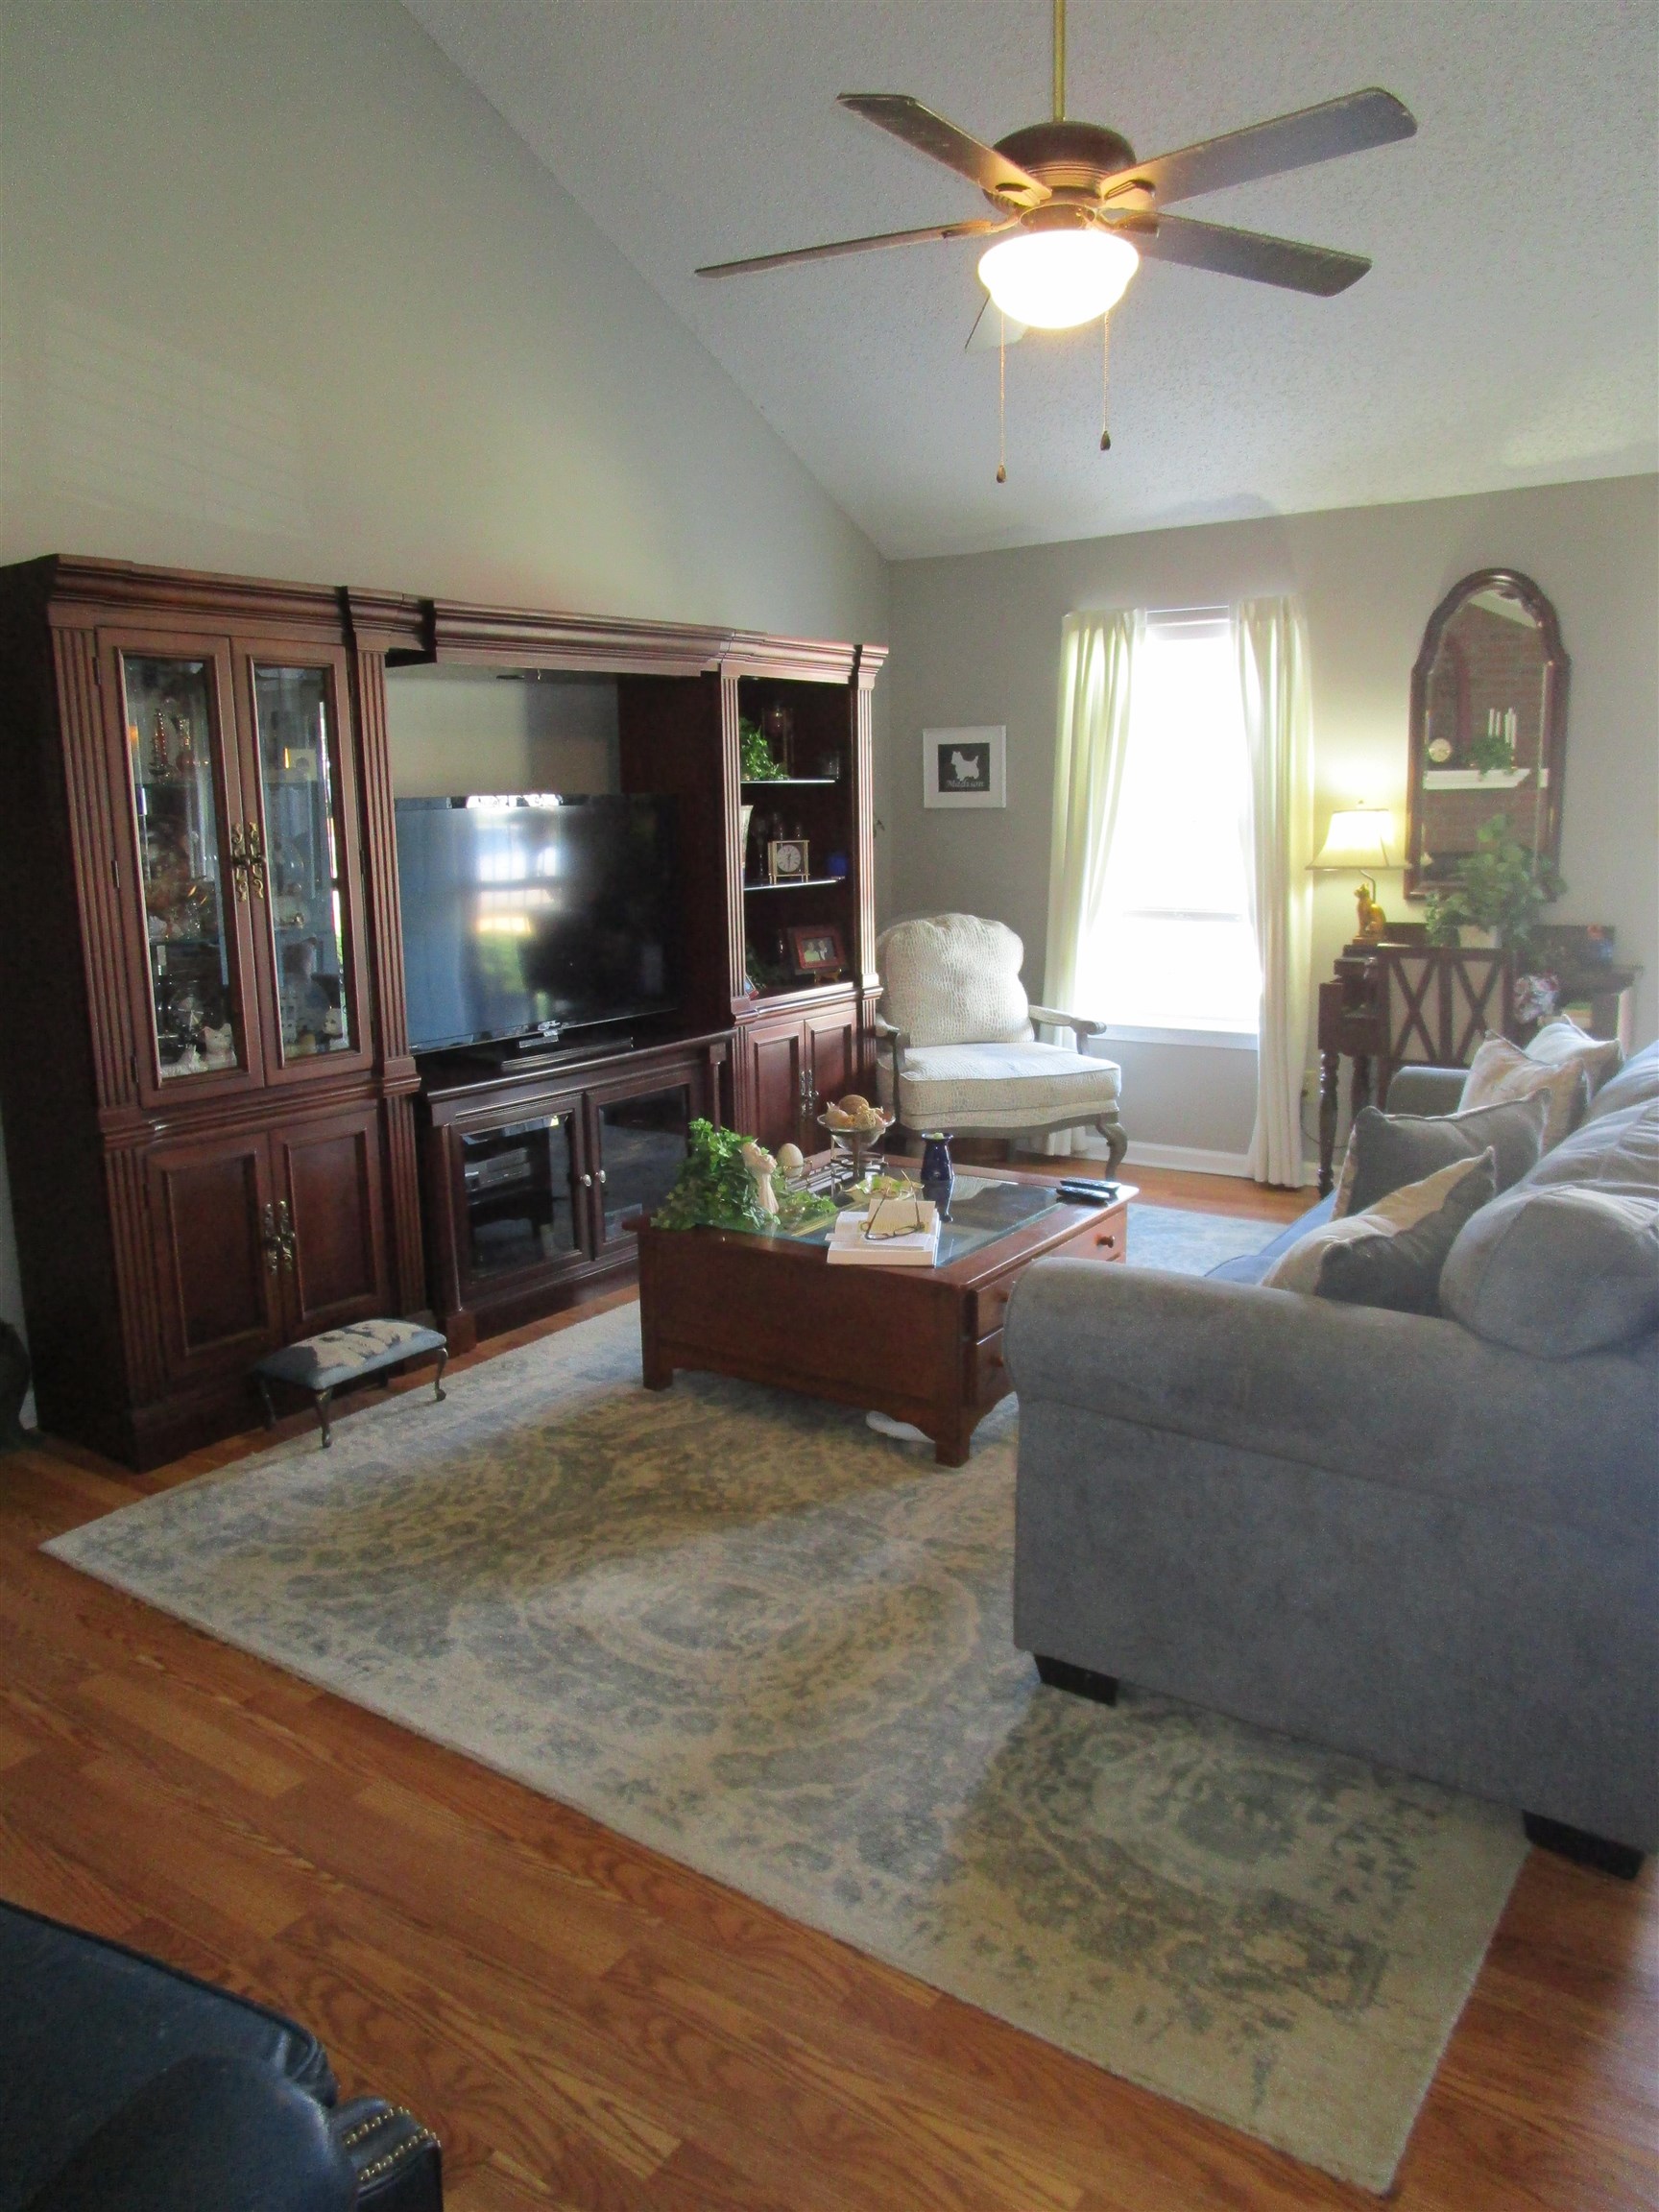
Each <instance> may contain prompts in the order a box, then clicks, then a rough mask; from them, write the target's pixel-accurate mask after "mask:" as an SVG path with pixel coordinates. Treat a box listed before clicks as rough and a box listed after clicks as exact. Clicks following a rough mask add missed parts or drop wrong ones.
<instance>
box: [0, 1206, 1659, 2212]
mask: <svg viewBox="0 0 1659 2212" xmlns="http://www.w3.org/2000/svg"><path fill="white" fill-rule="evenodd" d="M1138 1180H1141V1181H1142V1188H1143V1191H1144V1195H1145V1196H1146V1198H1147V1199H1148V1200H1149V1201H1150V1202H1152V1203H1158V1204H1165V1205H1186V1206H1190V1207H1193V1208H1198V1209H1203V1210H1206V1211H1227V1212H1231V1213H1238V1214H1256V1215H1259V1216H1260V1217H1261V1218H1262V1220H1263V1221H1264V1222H1268V1223H1271V1222H1274V1221H1278V1220H1282V1219H1285V1218H1286V1217H1287V1216H1288V1215H1290V1214H1294V1213H1296V1212H1299V1211H1301V1209H1302V1207H1303V1205H1305V1204H1306V1203H1307V1202H1308V1200H1309V1198H1310V1196H1311V1193H1310V1192H1286V1191H1263V1190H1258V1189H1257V1188H1256V1187H1255V1186H1253V1185H1248V1184H1240V1183H1237V1182H1234V1181H1232V1180H1231V1179H1229V1178H1224V1177H1208V1176H1206V1177H1199V1176H1188V1175H1180V1174H1176V1173H1173V1172H1172V1171H1170V1170H1167V1169H1161V1170H1154V1169H1148V1170H1146V1171H1145V1172H1144V1175H1143V1177H1141V1178H1138ZM627 1295H628V1294H627V1293H618V1294H617V1295H616V1297H615V1298H613V1299H611V1300H608V1301H607V1304H614V1303H618V1302H620V1301H621V1300H622V1299H624V1298H626V1296H627ZM565 1325H567V1323H566V1322H564V1321H561V1322H555V1323H552V1324H546V1323H543V1324H541V1325H538V1326H537V1327H534V1328H531V1329H528V1330H524V1331H520V1332H518V1333H517V1335H516V1336H515V1337H512V1338H507V1339H497V1340H496V1342H495V1343H494V1344H493V1345H491V1346H487V1347H486V1348H485V1349H484V1350H483V1351H482V1352H480V1353H479V1354H476V1355H472V1356H470V1358H486V1357H489V1356H490V1355H491V1354H492V1353H493V1352H495V1351H498V1350H500V1349H502V1348H503V1345H504V1344H507V1343H516V1342H522V1341H528V1340H530V1339H532V1338H534V1337H535V1336H537V1335H540V1334H546V1333H547V1332H548V1331H549V1329H551V1328H557V1327H561V1326H565ZM467 1364H469V1360H467V1361H460V1362H457V1365H459V1366H465V1365H467ZM407 1387H409V1388H412V1389H420V1388H421V1387H423V1384H422V1383H421V1378H420V1377H419V1376H417V1377H414V1378H412V1379H411V1380H410V1382H409V1383H408V1384H407ZM344 1417H345V1418H349V1417H350V1416H349V1411H348V1412H347V1413H346V1414H345V1415H344ZM305 1423H306V1417H305V1416H303V1415H301V1416H297V1417H296V1419H295V1421H294V1422H293V1423H292V1424H290V1425H288V1426H289V1427H291V1428H292V1429H293V1430H295V1431H299V1430H301V1429H303V1427H304V1426H305ZM265 1441H266V1439H265V1438H264V1437H263V1436H262V1435H253V1436H250V1437H245V1438H237V1439H233V1440H231V1441H230V1442H229V1443H227V1444H224V1445H218V1446H215V1447H213V1448H212V1449H211V1450H209V1451H206V1452H202V1453H197V1454H194V1455H191V1457H190V1458H189V1459H188V1460H185V1461H181V1462H180V1463H179V1465H178V1466H176V1467H173V1468H169V1469H166V1470H164V1471H162V1472H161V1473H160V1474H159V1475H153V1476H145V1477H136V1476H129V1475H127V1474H125V1473H124V1472H123V1471H121V1470H119V1469H111V1468H109V1467H108V1466H105V1465H102V1464H101V1463H99V1462H97V1461H95V1460H93V1459H92V1458H91V1457H90V1456H89V1455H86V1454H84V1453H71V1452H60V1451H57V1450H55V1449H52V1448H50V1447H45V1446H41V1447H33V1448H30V1449H28V1450H25V1451H22V1452H19V1453H16V1454H13V1455H11V1456H10V1457H9V1458H6V1459H4V1460H0V1649H3V1652H4V1661H3V1664H0V1893H4V1894H5V1895H6V1896H9V1897H12V1898H14V1899H16V1900H17V1901H19V1902H21V1903H23V1904H27V1905H31V1906H34V1907H36V1909H37V1910H39V1911H46V1912H51V1913H56V1914H58V1915H60V1917H62V1918H65V1919H70V1920H74V1921H76V1922H78V1923H80V1924H82V1925H84V1926H86V1927H90V1928H95V1929H98V1930H100V1931H102V1932H104V1933H106V1934H108V1935H110V1936H119V1937H120V1938H121V1939H122V1940H123V1941H125V1942H129V1943H133V1944H136V1945H138V1946H139V1947H140V1948H142V1949H146V1950H150V1951H154V1952H156V1953H157V1954H158V1955H160V1956H162V1957H165V1958H169V1959H172V1960H176V1961H177V1962H178V1963H179V1964H180V1965H182V1966H185V1967H188V1968H190V1969H191V1970H192V1971H194V1972H196V1973H200V1974H203V1975H205V1976H207V1977H209V1978H210V1979H214V1980H217V1981H221V1982H224V1983H226V1984H229V1985H230V1986H232V1987H235V1988H238V1989H241V1990H243V1991H245V1992H247V1993H248V1994H250V1995H252V1996H255V1997H259V1998H261V1999H263V2000H264V2001H265V2002H267V2003H270V2004H275V2005H276V2006H278V2007H280V2008H283V2009H285V2010H289V2011H292V2012H293V2013H295V2014H296V2015H297V2016H299V2017H300V2018H301V2019H303V2020H305V2021H307V2022H308V2023H309V2024H310V2025H311V2026H312V2027H314V2028H315V2029H316V2030H317V2031H318V2032H319V2033H320V2034H321V2035H322V2036H323V2037H324V2039H325V2042H326V2044H327V2046H328V2048H329V2051H330V2054H331V2056H332V2057H333V2059H334V2062H335V2066H336V2069H337V2071H338V2072H339V2074H340V2076H341V2079H342V2081H343V2083H344V2085H345V2087H346V2089H347V2091H348V2093H354V2092H356V2091H358V2090H367V2089H375V2090H379V2091H381V2092H382V2093H384V2094H387V2095H390V2096H393V2097H396V2098H397V2099H399V2100H400V2101H402V2102H405V2103H408V2104H411V2105H412V2106H413V2107H414V2108H415V2109H416V2110H418V2111H419V2112H420V2113H421V2116H422V2117H423V2118H425V2119H426V2120H428V2121H429V2122H431V2124H432V2125H433V2126H434V2127H435V2128H437V2129H438V2130H439V2132H440V2133H441V2135H442V2136H443V2137H444V2140H445V2158H446V2170H447V2174H448V2202H449V2204H450V2205H451V2207H452V2208H453V2212H553V2208H559V2212H576V2208H578V2207H579V2208H581V2212H911V2208H915V2212H1209V2208H1211V2207H1214V2208H1215V2212H1222V2208H1225V2212H1291V2208H1292V2207H1315V2208H1319V2207H1326V2208H1330V2212H1341V2208H1358V2207H1361V2206H1365V2205H1368V2204H1373V2203H1374V2202H1375V2200H1374V2199H1371V2198H1369V2197H1367V2196H1366V2195H1365V2194H1364V2193H1363V2192H1361V2191H1358V2190H1356V2189H1351V2188H1346V2187H1344V2186H1342V2185H1341V2184H1339V2183H1336V2182H1334V2181H1331V2180H1329V2179H1327V2178H1326V2177H1325V2176H1321V2175H1318V2174H1315V2173H1312V2172H1310V2170H1309V2169H1308V2168H1306V2167H1303V2166H1299V2165H1298V2164H1297V2163H1296V2162H1295V2161H1294V2160H1292V2159H1289V2158H1286V2157H1284V2156H1282V2155H1280V2154H1279V2153H1278V2152H1272V2151H1269V2150H1267V2149H1266V2148H1265V2147H1264V2146H1263V2145H1262V2144H1260V2143H1257V2142H1254V2141H1253V2140H1252V2139H1250V2138H1249V2137H1247V2136H1243V2135H1240V2134H1238V2133H1237V2132H1235V2131H1233V2130H1232V2129H1229V2128H1223V2127H1220V2126H1218V2125H1216V2124H1214V2123H1213V2122H1210V2121H1206V2120H1203V2119H1200V2118H1198V2117H1197V2116H1196V2115H1194V2114H1192V2113H1190V2112H1187V2111H1185V2110H1183V2109H1182V2107H1180V2106H1179V2105H1176V2104H1170V2103H1169V2102H1168V2101H1167V2100H1166V2099H1163V2098H1159V2097H1155V2096H1153V2095H1151V2094H1150V2093H1149V2092H1147V2091H1144V2090H1141V2089H1136V2088H1133V2087H1131V2086H1129V2085H1128V2084H1126V2083H1124V2082H1120V2081H1117V2080H1113V2079H1112V2078H1111V2077H1110V2076H1109V2075H1106V2074H1103V2073H1101V2072H1099V2071H1098V2070H1097V2069H1096V2068H1094V2067H1092V2066H1090V2065H1088V2064H1086V2063H1085V2062H1084V2061H1082V2060H1080V2059H1076V2058H1072V2057H1070V2056H1067V2055H1066V2054H1064V2053H1063V2052H1059V2051H1056V2050H1054V2049H1052V2048H1051V2047H1050V2046H1048V2045H1046V2044H1044V2043H1041V2042H1039V2041H1037V2040H1036V2039H1035V2038H1033V2037H1031V2036H1028V2035H1023V2034H1021V2033H1020V2032H1018V2031H1017V2030H1015V2029H1012V2028H1009V2027H1007V2026H1005V2025H1004V2024H1003V2023H1002V2022H1000V2021H998V2020H994V2019H992V2018H990V2017H989V2015H987V2014H984V2013H981V2012H977V2011H975V2010H974V2008H972V2007H969V2006H966V2005H963V2004H961V2003H960V2002H959V2001H957V2000H956V1999H954V1998H951V1997H948V1996H944V1995H942V1994H941V1993H940V1992H938V1991H936V1990H933V1989H929V1988H927V1987H926V1985H925V1984H921V1983H918V1982H915V1981H913V1980H911V1979H910V1978H909V1977H908V1976H906V1975H903V1974H901V1973H899V1972H897V1971H896V1970H894V1969H893V1968H891V1967H887V1966H883V1965H881V1964H879V1963H878V1962H877V1961H875V1960H867V1959H864V1958H862V1957H860V1956H859V1955H858V1954H857V1953H856V1952H854V1951H851V1950H849V1949H848V1948H846V1946H844V1945H842V1944H839V1943H836V1942H833V1941H831V1940H830V1939H829V1937H826V1936H818V1935H815V1934H813V1933H812V1932H810V1931H809V1930H806V1929H804V1928H801V1927H799V1926H797V1925H795V1924H794V1923H792V1922H789V1921H787V1920H784V1919H782V1918H781V1917H780V1916H779V1915H778V1914H776V1913H773V1912H770V1911H766V1910H765V1909H764V1908H762V1907H761V1906H758V1905H757V1904H755V1903H753V1902H752V1901H751V1900H749V1899H747V1898H745V1897H742V1896H740V1895H737V1894H735V1893H734V1892H733V1891H731V1890H728V1889H724V1888H722V1887H720V1886H719V1885H718V1884H716V1883H713V1882H710V1881H708V1880H707V1879H705V1878H704V1877H703V1876H701V1875H698V1874H694V1873H691V1872H689V1871H688V1870H687V1869H685V1868H684V1867H681V1866H677V1865H675V1864H673V1863H671V1862H669V1861H667V1860H664V1859H661V1858H659V1857H657V1856H655V1855H654V1854H653V1853H651V1852H649V1851H645V1850H642V1849H641V1848H639V1847H638V1846H637V1845H636V1844H633V1843H629V1842H627V1841H625V1840H623V1839H620V1838H618V1837H616V1836H614V1835H612V1834H610V1833H608V1832H607V1831H606V1830H605V1829H603V1828H601V1827H599V1826H598V1825H597V1823H595V1822H594V1821H592V1820H591V1819H589V1818H588V1817H587V1816H586V1815H583V1814H580V1813H575V1812H572V1811H569V1810H567V1809H566V1808H565V1807H562V1806H559V1805H556V1804H554V1803H552V1802H551V1801H550V1800H548V1799H546V1798H544V1797H540V1796H538V1795H536V1794H535V1793H534V1792H533V1791H527V1790H524V1789H522V1788H520V1787H519V1786H518V1785H517V1784H516V1783H513V1782H510V1781H508V1780H506V1779H505V1778H504V1777H502V1776H500V1775H498V1774H493V1773H491V1772H489V1771H487V1770H486V1769H484V1768H482V1767H476V1766H474V1765H473V1764H471V1762H469V1761H468V1760H466V1759H464V1758H462V1757H460V1756H459V1755H458V1754H456V1753H454V1752H450V1751H446V1750H444V1749H443V1748H442V1747H440V1746H438V1745H436V1744H431V1743H425V1742H423V1741H422V1740H421V1738H419V1737H416V1736H412V1735H410V1734H409V1733H408V1732H407V1731H406V1730H404V1729H401V1728H398V1727H397V1726H395V1725H394V1724H393V1723H392V1722H390V1721H387V1720H384V1719H380V1718H378V1717H377V1716H376V1715H374V1714H372V1713H368V1712H365V1711H364V1710H363V1709H361V1708H360V1707H357V1706H352V1705H349V1704H346V1703H345V1702H343V1701H342V1700H341V1699H339V1698H337V1697H334V1696H331V1695H328V1694H327V1693H325V1692H323V1691H319V1690H316V1689H314V1688H312V1687H311V1686H310V1685H308V1684H305V1683H301V1682H299V1681H296V1680H295V1679H294V1678H293V1677H292V1676H289V1675H286V1674H283V1673H282V1672H281V1671H279V1670H277V1669H275V1668H272V1667H269V1666H267V1665H265V1664H264V1663H263V1662H262V1661H260V1660H257V1659H252V1658H250V1657H249V1656H247V1655H246V1654H245V1653H242V1652H237V1651H233V1650H230V1649H229V1648H228V1647H226V1646H223V1645H220V1644H216V1643H214V1642H213V1641H212V1640H211V1639H209V1638H207V1637H205V1636H203V1635H200V1634H198V1633H197V1632H196V1631H195V1630H193V1629H190V1628H187V1627H185V1626H183V1625H182V1624H181V1623H177V1622H173V1621H170V1620H168V1619H166V1618H165V1616H163V1615H161V1614H158V1613H155V1612H153V1611H151V1610H150V1609H149V1608H148V1607H146V1606H143V1605H139V1604H137V1603H135V1602H134V1601H132V1599H127V1598H125V1597H123V1596H121V1595H120V1594H119V1593H118V1592H115V1591H111V1590H108V1589H106V1588H104V1587H103V1586H102V1585H100V1584H98V1583H95V1582H92V1581H90V1580H89V1579H87V1578H86V1577H85V1576H83V1575H78V1574H76V1573H75V1572H74V1571H73V1570H72V1569H69V1568H67V1567H64V1566H60V1564H59V1563H58V1562H56V1561H54V1560H51V1559H48V1558H45V1557H43V1556H42V1555H41V1553H40V1551H39V1546H40V1544H41V1543H42V1542H43V1541H44V1540H45V1539H46V1538H47V1537H49V1536H51V1535H53V1534H55V1533H57V1532H59V1531H60V1530H62V1529H65V1528H70V1527H76V1526H77V1525H78V1524H80V1523H81V1522H84V1521H86V1520H88V1519H91V1518H94V1517H95V1516H96V1515H98V1514H100V1513H103V1512H107V1511H109V1510H110V1509H112V1508H113V1507H114V1506H116V1505H119V1504H123V1503H129V1502H131V1501H132V1499H134V1498H136V1497H139V1496H143V1495H146V1494H148V1493H150V1492H152V1491H153V1490H155V1489H156V1488H157V1487H162V1486H165V1485H166V1484H168V1483H171V1482H174V1481H178V1480H180V1479H188V1478H189V1477H190V1476H193V1475H196V1474H201V1473H203V1472H205V1471H206V1470H207V1469H209V1468H212V1467H217V1466H223V1465H227V1464H228V1463H230V1462H231V1461H233V1460H234V1459H235V1458H236V1457H238V1456H239V1455H244V1454H246V1453H248V1452H251V1451H256V1450H258V1449H259V1448H260V1446H261V1445H262V1444H263V1443H264V1442H265ZM1393 2202H1394V2203H1395V2204H1396V2205H1397V2206H1398V2207H1399V2212H1652V2208H1653V2207H1655V2206H1659V1889H1656V1887H1655V1882H1654V1878H1653V1873H1652V1869H1651V1868H1650V1867H1649V1868H1648V1869H1647V1870H1645V1872H1644V1875H1643V1877H1642V1879H1641V1880H1640V1881H1639V1882H1637V1883H1635V1884H1632V1885H1626V1884H1622V1883H1616V1882H1613V1881H1611V1880H1609V1879H1607V1878H1605V1877H1603V1876H1599V1875H1595V1874H1591V1873H1587V1872H1584V1871H1582V1870H1581V1869H1578V1868H1575V1867H1571V1866H1568V1865H1565V1864H1563V1863H1561V1862H1560V1861H1558V1860H1552V1859H1550V1858H1548V1857H1547V1856H1544V1855H1542V1854H1539V1853H1536V1852H1535V1853H1533V1854H1532V1856H1531V1857H1530V1858H1529V1859H1528V1861H1527V1865H1526V1867H1525V1868H1524V1870H1523V1872H1522V1875H1521V1879H1520V1881H1519V1883H1518V1884H1517V1886H1516V1889H1515V1893H1514V1895H1513V1897H1512V1898H1511V1900H1510V1903H1509V1907H1508V1910H1507V1911H1506V1912H1505V1913H1504V1916H1503V1923H1502V1925H1501V1927H1500V1929H1499V1932H1498V1935H1497V1937H1496V1939H1495V1941H1494V1943H1493V1946H1492V1949H1491V1952H1490V1954H1489V1956H1488V1958H1487V1960H1486V1963H1485V1965H1484V1967H1483V1969H1482V1971H1481V1974H1480V1977H1479V1983H1478V1984H1477V1986H1476V1989H1475V1992H1474V1995H1473V1997H1472V1998H1471V2001H1470V2003H1469V2006H1468V2008H1467V2009H1466V2010H1465V2012H1464V2015H1463V2018H1462V2020H1461V2021H1460V2023H1459V2024H1458V2027H1457V2029H1456V2032H1455V2034H1454V2036H1453V2038H1452V2042H1451V2045H1450V2047H1449V2049H1448V2052H1447V2055H1446V2057H1445V2060H1444V2062H1443V2064H1442V2066H1441V2068H1440V2072H1439V2075H1438V2077H1437V2079H1436V2081H1435V2084H1434V2087H1433V2089H1432V2090H1431V2094H1430V2097H1429V2101H1428V2104H1426V2106H1425V2108H1424V2112H1423V2115H1422V2117H1421V2119H1420V2121H1419V2123H1418V2126H1417V2129H1416V2132H1415V2134H1414V2136H1413V2139H1412V2143H1411V2147H1410V2150H1409V2151H1408V2152H1407V2159H1406V2163H1405V2166H1404V2168H1403V2171H1402V2176H1401V2181H1400V2184H1399V2188H1398V2191H1397V2194H1396V2197H1395V2199H1394V2200H1393Z"/></svg>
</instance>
